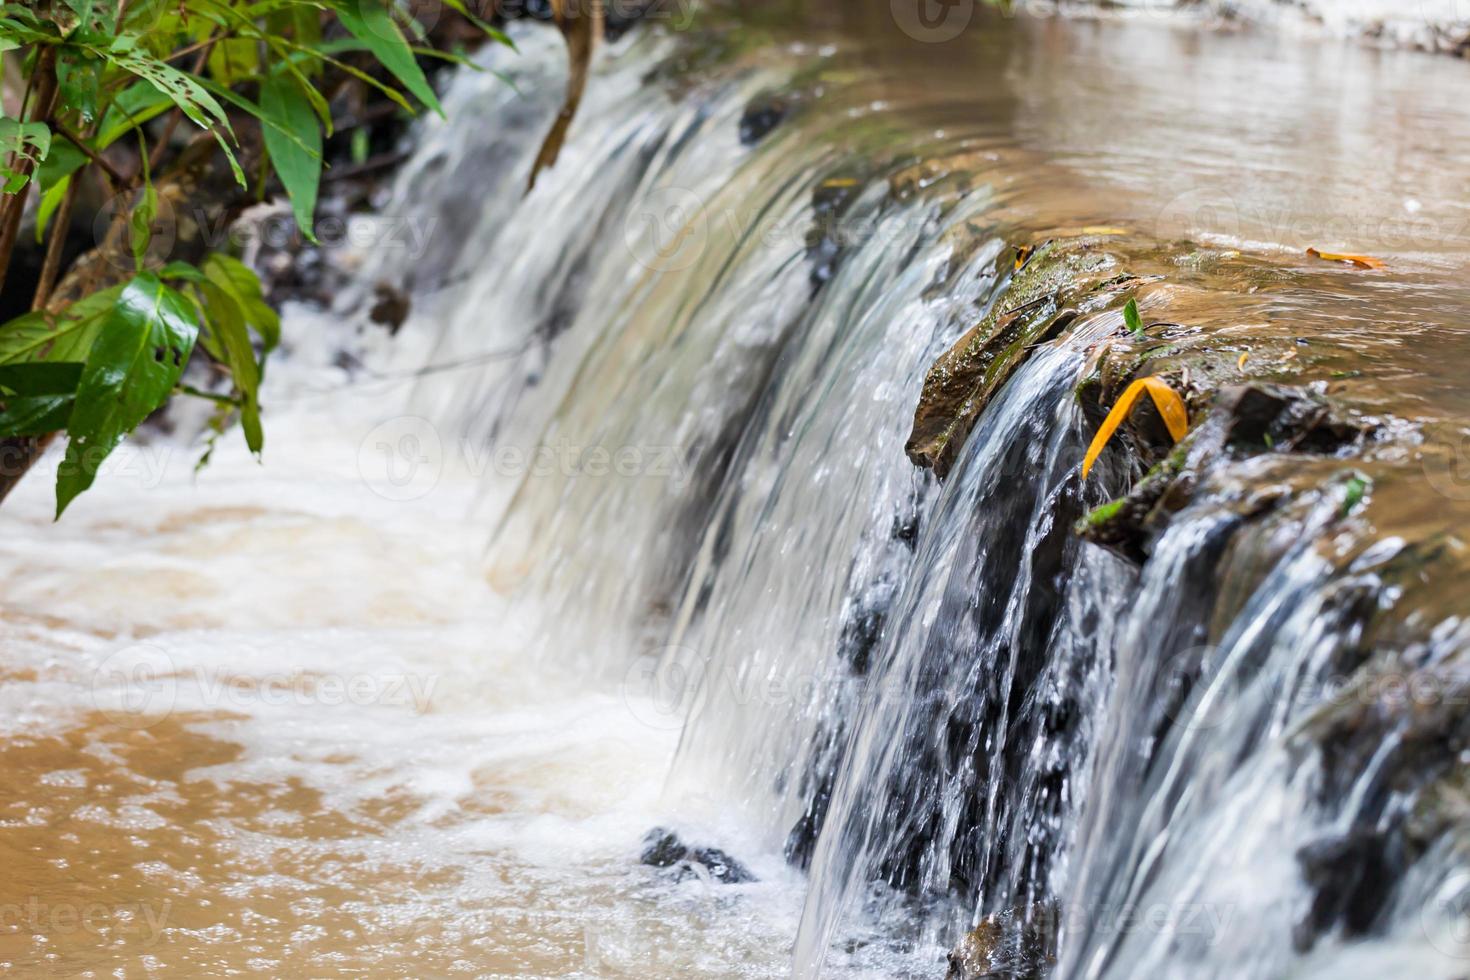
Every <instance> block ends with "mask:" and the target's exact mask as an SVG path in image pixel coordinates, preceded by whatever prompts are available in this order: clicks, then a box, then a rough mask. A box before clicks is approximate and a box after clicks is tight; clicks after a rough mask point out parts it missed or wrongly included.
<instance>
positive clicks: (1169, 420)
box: [1082, 377, 1189, 480]
mask: <svg viewBox="0 0 1470 980" xmlns="http://www.w3.org/2000/svg"><path fill="white" fill-rule="evenodd" d="M1144 392H1148V394H1149V397H1151V398H1152V399H1153V400H1154V407H1156V408H1157V409H1158V410H1159V416H1160V417H1161V418H1162V419H1163V420H1164V425H1165V426H1167V427H1168V429H1169V435H1170V437H1171V438H1173V440H1174V441H1175V442H1178V441H1179V440H1180V439H1183V438H1184V437H1185V436H1186V435H1188V434H1189V411H1188V410H1187V409H1186V408H1185V407H1184V399H1182V398H1180V397H1179V393H1178V392H1176V391H1175V390H1174V389H1173V388H1170V387H1169V385H1168V384H1167V383H1166V382H1165V381H1164V380H1163V379H1162V378H1157V377H1148V378H1139V379H1138V380H1136V381H1134V382H1133V383H1132V384H1131V385H1129V386H1128V387H1127V388H1126V389H1124V391H1123V394H1122V396H1121V397H1119V398H1118V401H1117V404H1115V405H1114V406H1113V410H1112V411H1110V412H1108V417H1107V418H1105V419H1103V424H1102V425H1101V426H1100V427H1099V428H1098V430H1097V435H1095V436H1093V438H1092V445H1090V446H1088V447H1087V455H1086V457H1084V458H1083V460H1082V478H1083V479H1084V480H1085V479H1086V478H1087V474H1088V473H1089V472H1091V471H1092V466H1093V464H1094V463H1096V462H1097V458H1098V457H1099V456H1101V455H1102V451H1103V449H1104V448H1105V447H1106V446H1107V444H1108V440H1109V439H1111V438H1112V437H1113V433H1114V432H1117V431H1118V426H1120V425H1122V424H1123V421H1124V420H1125V419H1126V418H1128V415H1129V414H1130V413H1131V412H1132V411H1133V406H1134V405H1135V404H1137V403H1138V399H1140V398H1142V397H1143V394H1144Z"/></svg>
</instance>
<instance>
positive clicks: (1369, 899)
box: [1293, 829, 1397, 952]
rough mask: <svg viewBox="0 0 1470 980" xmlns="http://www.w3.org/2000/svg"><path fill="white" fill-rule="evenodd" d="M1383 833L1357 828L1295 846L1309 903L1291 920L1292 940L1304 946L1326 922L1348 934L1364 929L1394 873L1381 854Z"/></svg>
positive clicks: (1303, 948)
mask: <svg viewBox="0 0 1470 980" xmlns="http://www.w3.org/2000/svg"><path fill="white" fill-rule="evenodd" d="M1387 846H1388V841H1387V840H1386V838H1385V836H1384V835H1383V834H1382V833H1379V832H1377V831H1374V830H1371V829H1359V830H1354V831H1352V832H1349V833H1347V834H1343V835H1340V836H1335V837H1329V838H1326V839H1324V840H1320V841H1314V842H1313V843H1311V844H1308V845H1307V846H1306V847H1303V848H1302V849H1301V850H1299V851H1298V852H1297V855H1296V858H1297V863H1298V864H1299V865H1300V866H1301V869H1302V878H1303V880H1305V881H1306V883H1307V886H1308V887H1309V888H1311V889H1312V892H1313V896H1312V903H1311V907H1310V908H1309V909H1308V910H1307V913H1306V915H1305V917H1304V918H1303V919H1302V920H1301V921H1299V922H1298V923H1297V924H1296V927H1295V929H1294V931H1293V940H1294V942H1295V944H1296V946H1297V948H1298V949H1299V950H1301V951H1303V952H1306V951H1307V950H1310V949H1311V948H1312V946H1313V945H1314V944H1315V940H1316V937H1318V936H1320V935H1322V934H1323V933H1324V932H1326V931H1327V929H1328V927H1330V926H1332V925H1334V924H1340V925H1341V927H1342V929H1343V930H1344V932H1345V933H1346V934H1347V935H1350V936H1351V935H1363V934H1364V933H1366V932H1367V931H1368V930H1369V928H1370V927H1371V926H1372V925H1373V921H1374V920H1375V919H1376V918H1377V917H1378V915H1379V913H1380V912H1382V911H1383V908H1384V906H1385V904H1386V903H1387V900H1388V895H1389V893H1390V892H1391V891H1392V889H1393V883H1394V881H1395V880H1396V878H1397V875H1395V874H1393V873H1392V871H1391V869H1390V865H1389V862H1388V860H1387V858H1386V854H1385V849H1386V847H1387Z"/></svg>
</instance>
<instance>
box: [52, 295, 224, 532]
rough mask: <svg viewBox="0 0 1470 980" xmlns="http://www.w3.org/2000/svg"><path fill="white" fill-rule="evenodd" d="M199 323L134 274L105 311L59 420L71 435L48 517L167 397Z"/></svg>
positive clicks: (183, 304) (181, 301)
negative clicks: (69, 403)
mask: <svg viewBox="0 0 1470 980" xmlns="http://www.w3.org/2000/svg"><path fill="white" fill-rule="evenodd" d="M198 333H199V326H198V323H197V322H196V321H195V319H194V310H193V307H192V306H190V304H189V301H188V300H187V299H185V298H184V297H183V296H181V295H180V294H179V293H178V292H176V291H175V290H173V289H172V288H170V287H168V286H166V285H164V284H163V282H162V281H161V280H159V278H158V277H157V276H155V275H154V274H153V273H151V272H143V273H139V274H138V276H137V277H136V278H134V279H133V281H132V282H130V283H128V284H127V286H126V287H125V288H124V289H123V290H122V293H121V294H120V295H119V296H118V298H117V303H116V304H115V305H114V306H113V307H112V308H111V309H110V310H108V311H107V314H106V316H105V317H104V319H103V323H102V329H101V330H100V331H99V332H98V334H97V339H96V341H95V342H94V343H93V344H92V349H91V351H90V352H88V354H87V360H86V363H85V365H84V366H83V368H82V374H81V379H80V381H79V383H78V384H77V396H76V404H75V405H74V406H73V407H72V411H71V416H70V418H69V419H68V421H67V426H66V428H67V431H68V434H69V435H70V437H71V441H70V442H69V443H68V444H67V447H66V460H65V462H64V463H63V464H62V466H61V467H60V469H59V470H58V471H57V474H56V516H57V517H60V516H61V514H62V512H63V511H64V510H66V507H67V505H68V504H70V503H71V502H72V501H73V500H74V499H76V496H77V494H79V493H81V492H82V491H84V490H86V489H87V488H88V487H90V486H91V485H92V481H93V480H94V479H95V478H96V476H97V470H98V468H99V467H100V466H101V465H102V461H103V460H104V459H106V458H107V456H108V454H110V453H111V452H112V451H113V450H114V449H115V448H117V445H118V443H120V442H122V439H123V436H125V435H126V434H127V433H129V432H131V431H132V430H133V429H135V428H137V427H138V425H139V424H140V423H141V422H142V421H143V420H144V419H146V418H147V417H148V416H149V415H150V414H152V413H153V411H154V410H155V409H157V408H158V407H159V406H160V405H162V404H163V403H164V402H165V401H167V400H168V397H169V394H170V393H171V392H172V391H173V388H174V385H175V384H177V383H178V380H179V376H180V375H182V374H183V371H184V364H185V362H187V361H188V359H189V354H190V352H191V351H193V349H194V341H195V340H196V338H197V337H198Z"/></svg>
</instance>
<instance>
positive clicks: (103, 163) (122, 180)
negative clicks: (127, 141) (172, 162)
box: [52, 122, 138, 187]
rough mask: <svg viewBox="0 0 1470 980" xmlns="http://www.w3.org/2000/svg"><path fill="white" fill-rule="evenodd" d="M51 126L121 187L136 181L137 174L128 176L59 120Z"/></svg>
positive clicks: (130, 185) (129, 185) (131, 184)
mask: <svg viewBox="0 0 1470 980" xmlns="http://www.w3.org/2000/svg"><path fill="white" fill-rule="evenodd" d="M52 128H53V129H55V130H56V131H57V132H58V133H60V134H61V135H62V136H65V137H66V138H67V139H69V140H71V142H72V143H73V144H74V145H75V146H76V148H77V149H79V150H81V151H82V153H83V154H84V155H85V156H86V157H87V159H88V160H91V161H92V162H93V163H95V164H97V166H99V167H101V168H102V169H103V170H105V171H107V175H108V176H109V177H111V178H112V179H113V180H115V181H117V183H119V184H121V185H122V186H123V187H132V186H133V185H134V184H136V183H137V182H138V175H137V174H133V175H132V176H131V177H129V176H128V175H127V174H125V173H123V172H122V171H121V170H119V169H117V168H116V167H114V166H113V165H112V163H111V161H109V160H108V159H107V158H106V157H105V156H103V155H102V154H100V153H98V152H97V151H96V150H94V149H92V148H91V147H90V146H88V145H87V141H86V140H84V139H82V137H80V136H78V135H77V134H76V133H73V132H72V131H71V130H70V129H67V128H66V126H64V125H63V124H61V123H59V122H58V123H54V124H53V125H52Z"/></svg>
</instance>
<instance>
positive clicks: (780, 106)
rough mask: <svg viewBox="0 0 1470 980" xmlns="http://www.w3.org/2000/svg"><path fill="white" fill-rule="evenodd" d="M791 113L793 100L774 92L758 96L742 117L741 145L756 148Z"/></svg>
mask: <svg viewBox="0 0 1470 980" xmlns="http://www.w3.org/2000/svg"><path fill="white" fill-rule="evenodd" d="M790 112H791V100H790V99H788V98H787V97H785V96H783V95H778V94H776V93H774V92H765V93H762V94H761V95H757V96H756V97H755V98H754V99H751V100H750V103H749V104H748V105H747V106H746V107H745V111H744V112H743V113H742V114H741V116H740V144H741V145H742V146H755V145H756V144H757V143H759V142H760V141H761V140H763V139H765V138H766V137H767V136H769V135H770V134H771V131H772V130H773V129H775V128H776V127H777V126H779V125H781V123H782V122H783V121H785V119H786V117H787V115H789V114H790Z"/></svg>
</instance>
